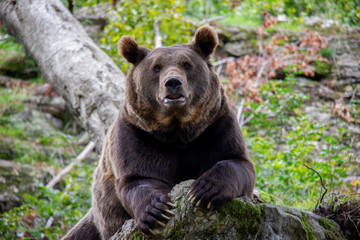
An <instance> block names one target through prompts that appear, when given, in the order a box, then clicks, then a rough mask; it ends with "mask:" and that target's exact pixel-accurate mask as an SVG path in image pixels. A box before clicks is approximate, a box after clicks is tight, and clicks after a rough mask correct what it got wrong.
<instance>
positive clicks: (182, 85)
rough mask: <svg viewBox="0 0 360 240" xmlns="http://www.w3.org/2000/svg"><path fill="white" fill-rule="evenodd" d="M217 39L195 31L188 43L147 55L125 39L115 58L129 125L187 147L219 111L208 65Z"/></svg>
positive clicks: (221, 102) (206, 31)
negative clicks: (124, 65) (122, 68)
mask: <svg viewBox="0 0 360 240" xmlns="http://www.w3.org/2000/svg"><path fill="white" fill-rule="evenodd" d="M217 43H218V40H217V35H216V33H215V32H214V30H212V29H211V28H209V27H201V28H199V29H198V30H197V31H196V33H195V39H194V41H193V42H191V43H189V44H181V45H174V46H170V47H160V48H156V49H154V50H149V49H147V48H144V47H140V46H138V44H137V43H136V41H135V40H134V39H133V38H131V37H130V36H124V37H122V38H121V39H120V41H119V52H120V54H121V55H122V56H123V57H124V58H125V59H126V60H127V61H128V62H130V63H132V64H133V68H132V69H131V70H130V72H129V74H128V76H127V86H126V87H127V90H126V101H125V115H126V116H127V118H128V119H129V120H130V121H131V123H132V124H134V125H136V126H138V127H140V128H141V129H143V130H145V131H146V132H149V133H150V134H152V135H154V136H155V137H157V138H158V139H160V140H162V141H167V142H176V141H180V142H184V143H187V142H190V141H192V140H194V139H195V138H196V137H197V136H199V135H200V134H201V132H202V131H204V130H205V129H206V127H208V126H209V125H210V124H211V123H212V122H214V121H215V120H216V119H217V118H218V117H220V114H221V113H222V112H224V107H223V106H224V105H226V104H224V101H225V99H224V98H225V96H224V93H223V90H222V88H221V86H220V82H219V80H218V78H217V76H216V74H215V73H214V71H213V67H212V65H211V63H210V61H209V58H210V55H211V54H212V53H213V52H214V50H215V48H216V46H217Z"/></svg>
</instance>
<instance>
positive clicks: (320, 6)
mask: <svg viewBox="0 0 360 240" xmlns="http://www.w3.org/2000/svg"><path fill="white" fill-rule="evenodd" d="M240 9H242V10H243V11H245V12H247V11H246V10H250V12H251V13H252V14H255V15H261V13H262V12H264V11H268V12H270V13H271V14H273V15H280V14H285V15H287V16H288V17H290V18H292V17H297V18H299V20H301V17H302V16H313V15H321V16H323V17H326V18H330V19H335V20H339V21H340V22H342V23H348V24H352V25H358V24H359V23H360V3H359V1H356V0H344V1H336V0H325V1H324V0H315V1H314V0H245V1H243V2H242V3H241V5H240Z"/></svg>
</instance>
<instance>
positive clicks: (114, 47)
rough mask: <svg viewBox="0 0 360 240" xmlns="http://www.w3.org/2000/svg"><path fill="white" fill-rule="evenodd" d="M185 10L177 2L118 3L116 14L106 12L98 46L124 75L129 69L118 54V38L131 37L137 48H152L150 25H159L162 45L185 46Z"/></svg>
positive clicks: (188, 24) (187, 37) (187, 34)
mask: <svg viewBox="0 0 360 240" xmlns="http://www.w3.org/2000/svg"><path fill="white" fill-rule="evenodd" d="M184 10H185V7H184V5H183V3H182V1H180V0H170V1H160V0H149V1H145V2H144V1H140V0H135V1H130V0H126V1H120V2H119V3H118V5H117V6H116V10H111V11H110V12H109V24H108V25H107V26H106V27H105V30H104V37H103V38H102V39H101V46H102V47H103V48H104V49H105V51H106V52H107V53H108V54H109V55H110V56H111V57H112V58H113V60H114V61H115V62H117V63H118V64H119V66H120V67H121V69H122V70H124V71H127V70H128V68H129V65H128V64H127V63H125V60H124V59H123V58H121V57H120V56H119V54H118V44H117V43H118V41H119V39H120V38H121V36H124V35H131V36H132V37H133V38H135V39H136V41H137V42H138V44H139V45H142V46H145V47H148V48H153V47H154V23H155V22H159V27H160V32H161V37H162V44H163V45H165V46H168V45H173V44H180V43H185V42H188V41H189V40H190V39H191V33H190V29H192V28H191V26H192V24H191V22H190V20H186V19H185V18H184Z"/></svg>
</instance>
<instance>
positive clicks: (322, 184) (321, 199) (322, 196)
mask: <svg viewBox="0 0 360 240" xmlns="http://www.w3.org/2000/svg"><path fill="white" fill-rule="evenodd" d="M303 165H304V166H305V167H307V168H308V169H310V170H313V171H314V172H315V173H316V174H317V175H318V176H319V178H320V183H321V186H322V187H323V188H324V190H325V192H324V193H323V194H322V195H321V198H320V201H318V202H317V204H316V206H315V209H316V208H317V207H318V205H319V204H320V203H322V201H323V200H324V197H325V194H326V193H327V188H326V187H325V185H324V182H323V179H322V177H321V175H320V174H319V173H318V172H317V171H316V170H315V169H313V168H311V167H309V166H307V165H306V164H305V163H304V164H303Z"/></svg>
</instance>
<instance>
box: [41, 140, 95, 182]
mask: <svg viewBox="0 0 360 240" xmlns="http://www.w3.org/2000/svg"><path fill="white" fill-rule="evenodd" d="M94 147H95V142H91V141H90V142H89V143H88V145H86V147H85V148H84V150H82V152H81V153H80V154H79V156H77V157H76V158H75V160H74V161H73V162H72V163H70V164H69V165H67V166H66V167H65V168H64V169H63V170H62V171H61V172H59V173H58V174H57V175H56V176H55V177H54V178H53V179H51V180H50V182H49V183H48V184H46V188H53V187H54V186H55V185H56V184H57V183H58V182H60V180H61V179H62V178H63V177H64V176H65V175H66V174H68V173H69V172H70V171H71V170H72V169H73V167H74V166H75V165H76V164H79V163H81V162H82V161H83V160H84V159H85V158H86V156H87V155H88V154H89V153H90V152H91V151H92V150H93V149H94Z"/></svg>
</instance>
